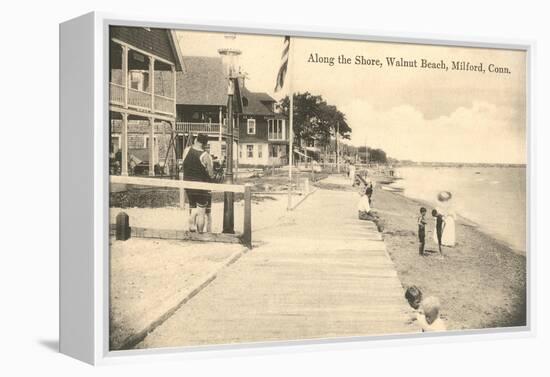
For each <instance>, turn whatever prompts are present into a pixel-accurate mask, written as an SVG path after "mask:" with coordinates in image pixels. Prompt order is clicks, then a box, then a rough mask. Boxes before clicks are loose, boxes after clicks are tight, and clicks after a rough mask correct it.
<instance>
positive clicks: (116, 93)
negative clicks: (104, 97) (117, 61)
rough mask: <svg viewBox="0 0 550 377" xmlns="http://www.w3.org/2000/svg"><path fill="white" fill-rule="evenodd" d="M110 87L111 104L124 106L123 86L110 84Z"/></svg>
mask: <svg viewBox="0 0 550 377" xmlns="http://www.w3.org/2000/svg"><path fill="white" fill-rule="evenodd" d="M110 87H111V102H113V103H116V104H118V105H122V106H124V86H123V85H119V84H115V83H113V82H112V83H110Z"/></svg>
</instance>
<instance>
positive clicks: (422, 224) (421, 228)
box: [417, 207, 427, 255]
mask: <svg viewBox="0 0 550 377" xmlns="http://www.w3.org/2000/svg"><path fill="white" fill-rule="evenodd" d="M417 222H418V242H419V247H418V253H419V254H420V255H424V246H425V245H426V224H427V221H426V208H424V207H421V208H420V216H418V221H417Z"/></svg>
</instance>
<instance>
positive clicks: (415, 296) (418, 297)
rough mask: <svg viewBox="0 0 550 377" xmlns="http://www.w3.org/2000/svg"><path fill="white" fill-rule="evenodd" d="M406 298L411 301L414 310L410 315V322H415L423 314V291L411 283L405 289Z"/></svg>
mask: <svg viewBox="0 0 550 377" xmlns="http://www.w3.org/2000/svg"><path fill="white" fill-rule="evenodd" d="M405 298H406V299H407V301H408V302H409V305H410V306H411V308H413V311H412V312H411V313H410V317H409V321H410V322H409V323H413V322H414V321H417V320H418V318H419V317H420V316H421V315H423V313H422V311H421V309H420V304H421V303H422V291H420V289H419V288H418V287H417V286H416V285H411V286H410V287H409V288H407V290H406V291H405Z"/></svg>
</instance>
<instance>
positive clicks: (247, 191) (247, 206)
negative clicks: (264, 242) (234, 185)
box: [243, 183, 252, 248]
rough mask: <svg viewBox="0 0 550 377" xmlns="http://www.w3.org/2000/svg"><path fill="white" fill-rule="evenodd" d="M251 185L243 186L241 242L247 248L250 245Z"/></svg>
mask: <svg viewBox="0 0 550 377" xmlns="http://www.w3.org/2000/svg"><path fill="white" fill-rule="evenodd" d="M251 188H252V185H251V184H250V183H247V184H246V185H245V186H244V225H243V242H244V244H245V245H246V246H248V247H249V248H250V247H252V191H251Z"/></svg>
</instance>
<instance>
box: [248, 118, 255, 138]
mask: <svg viewBox="0 0 550 377" xmlns="http://www.w3.org/2000/svg"><path fill="white" fill-rule="evenodd" d="M246 126H247V127H246V129H247V131H248V134H249V135H256V119H247V120H246Z"/></svg>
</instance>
